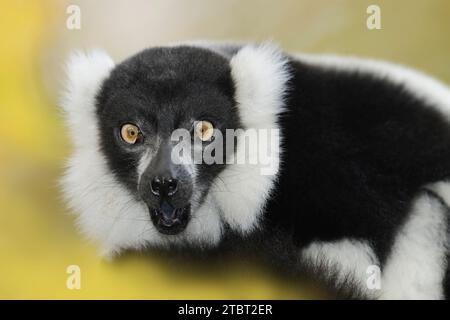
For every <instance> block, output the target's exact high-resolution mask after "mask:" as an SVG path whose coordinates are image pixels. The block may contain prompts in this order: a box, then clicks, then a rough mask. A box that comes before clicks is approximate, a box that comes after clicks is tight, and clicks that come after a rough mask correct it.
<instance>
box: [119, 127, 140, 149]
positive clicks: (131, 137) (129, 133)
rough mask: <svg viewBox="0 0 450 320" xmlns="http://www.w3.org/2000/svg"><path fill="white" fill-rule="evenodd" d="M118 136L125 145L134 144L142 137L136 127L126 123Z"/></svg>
mask: <svg viewBox="0 0 450 320" xmlns="http://www.w3.org/2000/svg"><path fill="white" fill-rule="evenodd" d="M120 135H121V136H122V139H123V140H124V141H125V142H126V143H128V144H135V143H136V142H138V140H139V139H140V137H141V136H142V133H141V131H140V130H139V128H138V127H137V126H136V125H134V124H131V123H127V124H124V125H123V126H122V129H121V130H120Z"/></svg>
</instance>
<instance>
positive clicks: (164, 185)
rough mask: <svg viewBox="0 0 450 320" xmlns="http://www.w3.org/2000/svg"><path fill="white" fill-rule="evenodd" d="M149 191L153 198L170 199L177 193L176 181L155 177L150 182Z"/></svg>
mask: <svg viewBox="0 0 450 320" xmlns="http://www.w3.org/2000/svg"><path fill="white" fill-rule="evenodd" d="M150 187H151V190H152V193H153V194H154V195H155V196H158V197H161V198H165V197H171V196H173V195H174V194H175V193H176V192H177V188H178V181H177V179H175V178H171V177H169V178H166V177H159V176H157V177H155V178H153V180H152V182H151V185H150Z"/></svg>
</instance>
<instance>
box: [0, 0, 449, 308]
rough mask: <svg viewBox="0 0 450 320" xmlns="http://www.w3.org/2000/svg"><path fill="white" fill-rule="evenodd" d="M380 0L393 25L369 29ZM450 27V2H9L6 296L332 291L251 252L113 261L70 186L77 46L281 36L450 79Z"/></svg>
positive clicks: (0, 34) (1, 57) (127, 48)
mask: <svg viewBox="0 0 450 320" xmlns="http://www.w3.org/2000/svg"><path fill="white" fill-rule="evenodd" d="M70 4H76V5H78V6H79V7H80V9H81V29H80V30H69V29H67V28H66V19H67V18H68V16H69V15H68V14H67V13H66V10H67V7H68V6H69V5H70ZM371 4H377V5H379V6H380V8H381V18H382V20H381V22H382V30H373V31H370V30H368V29H367V27H366V19H367V17H368V15H367V13H366V9H367V7H368V6H369V5H371ZM449 32H450V1H448V0H429V1H424V0H413V1H411V0H410V1H408V0H396V1H373V0H372V1H365V0H352V1H350V0H341V1H339V0H327V1H324V0H321V1H319V0H307V1H306V0H297V1H294V0H281V1H280V0H277V1H275V0H271V1H269V0H259V1H258V0H247V1H237V0H220V1H219V0H216V1H211V0H209V1H207V0H189V1H188V0H186V1H181V0H178V1H175V0H164V1H163V0H158V1H143V0H128V1H125V0H116V1H111V0H109V1H106V0H96V1H87V0H84V1H51V0H43V1H33V0H28V1H26V0H0V39H1V41H0V298H4V299H5V298H6V299H12V298H69V299H72V298H73V299H77V298H161V299H170V298H178V299H188V298H191V299H196V298H205V299H214V298H224V299H226V298H248V299H254V298H262V299H264V298H284V299H314V298H329V297H331V295H330V294H329V293H327V292H326V291H325V290H324V289H323V288H322V287H320V286H319V285H318V284H316V283H314V282H311V281H310V280H307V279H296V281H292V279H286V278H283V277H281V276H278V275H274V274H273V273H271V272H270V271H268V270H267V269H265V268H264V267H262V266H259V265H256V264H253V263H246V262H243V261H242V259H239V258H238V257H234V258H231V257H230V259H227V260H226V261H225V262H223V263H219V264H217V263H211V264H210V263H208V262H204V263H200V264H199V263H193V262H187V261H185V262H182V263H181V264H177V265H173V263H172V262H170V261H167V259H164V258H161V257H153V256H143V255H138V254H129V255H126V256H125V257H122V258H119V259H118V260H116V261H113V262H105V261H101V260H100V259H99V258H98V256H97V254H96V249H95V247H94V246H93V245H92V244H90V243H87V242H86V241H85V240H84V239H82V238H81V237H80V236H79V234H78V233H77V232H76V230H75V228H74V224H73V218H72V216H70V215H68V214H67V210H66V209H65V207H64V204H63V202H62V201H61V196H60V193H59V191H58V186H57V181H58V177H59V176H60V174H61V172H62V167H63V165H64V159H65V158H66V157H67V155H68V154H69V152H70V148H71V146H70V143H69V141H68V137H67V135H66V132H65V129H64V126H63V124H62V121H61V117H60V114H59V111H58V108H57V104H58V94H59V92H60V90H61V88H62V85H63V82H64V74H63V72H62V70H63V69H62V66H63V63H64V59H65V57H66V56H67V55H68V53H69V52H70V51H71V50H72V49H88V48H92V47H101V48H104V49H106V50H107V51H108V52H110V54H111V55H112V56H113V57H114V58H115V59H116V60H117V61H120V60H121V59H123V58H125V57H127V56H128V55H130V54H132V53H134V52H136V51H138V50H140V49H142V48H145V47H147V46H152V45H160V44H165V43H169V42H174V41H181V40H194V39H205V38H206V39H214V40H244V41H245V40H252V41H254V40H266V39H273V40H274V41H276V42H278V43H279V44H280V45H281V46H282V47H283V48H284V49H286V50H289V51H298V52H301V51H303V52H321V53H322V52H328V53H330V52H332V53H340V54H347V55H358V56H365V57H374V58H381V59H387V60H391V61H394V62H400V63H403V64H406V65H410V66H412V67H415V68H418V69H421V70H423V71H425V72H428V73H430V74H432V75H434V76H436V77H437V78H440V79H441V80H443V81H444V82H446V83H449V82H450V67H449V61H448V60H449V56H450V41H449V36H448V35H449ZM71 264H76V265H79V266H80V268H81V281H82V282H81V283H82V287H81V290H68V289H67V288H66V279H67V276H68V275H67V274H66V268H67V266H68V265H71ZM205 271H206V272H205Z"/></svg>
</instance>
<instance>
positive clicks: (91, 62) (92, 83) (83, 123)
mask: <svg viewBox="0 0 450 320" xmlns="http://www.w3.org/2000/svg"><path fill="white" fill-rule="evenodd" d="M113 67H114V62H113V60H112V59H111V58H110V57H109V56H108V54H106V53H105V52H104V51H101V50H92V51H90V52H89V53H84V52H81V51H77V52H74V53H73V54H72V55H71V56H70V58H69V60H68V62H67V66H66V72H67V84H66V87H65V91H64V92H63V96H62V101H61V106H62V108H63V110H64V111H65V113H66V120H67V123H68V126H69V129H70V130H71V134H72V139H73V141H74V143H75V145H78V146H79V145H80V144H82V142H83V141H87V140H88V139H82V138H83V137H82V136H88V135H92V134H93V133H94V132H92V129H93V128H94V127H95V123H94V122H93V121H95V97H96V95H97V93H98V91H99V89H100V87H101V84H102V82H103V81H104V80H105V78H106V77H107V76H108V75H109V73H110V72H111V70H112V69H113ZM80 135H81V136H80Z"/></svg>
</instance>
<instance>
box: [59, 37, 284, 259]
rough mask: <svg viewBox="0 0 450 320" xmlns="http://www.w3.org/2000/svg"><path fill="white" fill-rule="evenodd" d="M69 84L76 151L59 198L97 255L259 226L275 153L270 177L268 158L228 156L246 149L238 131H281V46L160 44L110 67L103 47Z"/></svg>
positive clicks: (83, 61) (202, 241)
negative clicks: (228, 50)
mask: <svg viewBox="0 0 450 320" xmlns="http://www.w3.org/2000/svg"><path fill="white" fill-rule="evenodd" d="M68 78H69V81H68V86H67V90H66V92H65V95H64V100H63V103H62V105H63V108H64V110H65V111H66V118H67V122H68V126H69V129H70V134H71V137H72V140H73V143H74V152H73V155H72V156H71V158H70V159H69V163H68V168H67V171H66V175H65V176H64V179H63V187H64V192H65V195H66V197H67V199H68V201H69V203H70V204H71V206H72V208H73V210H74V211H75V212H76V213H77V214H78V215H79V219H78V223H79V226H80V228H81V230H82V231H83V232H85V233H86V234H87V235H88V236H89V237H90V238H93V239H94V240H97V241H98V242H99V243H100V245H101V246H102V248H103V250H104V253H106V254H112V253H115V252H119V251H120V250H122V249H127V248H143V247H145V246H148V245H151V246H165V245H170V244H178V245H189V246H191V245H193V246H201V247H208V246H213V245H215V244H217V243H218V242H219V241H220V239H221V238H222V236H223V232H224V229H225V228H224V227H225V226H226V225H227V226H228V227H229V228H231V229H233V230H235V231H236V232H238V233H244V234H245V233H247V232H250V231H252V230H254V229H255V228H257V227H258V219H259V217H260V213H261V211H262V208H263V206H264V203H265V201H266V199H267V197H268V196H269V194H270V191H271V188H272V185H273V182H274V179H275V177H276V173H277V170H278V157H279V154H278V149H276V150H275V149H273V150H272V151H271V158H270V159H271V160H272V163H271V165H272V166H273V168H274V171H273V172H272V173H271V174H264V173H263V172H262V170H261V169H262V166H267V163H264V164H262V163H259V162H256V163H255V162H251V161H250V162H249V161H247V162H245V161H244V162H243V163H236V158H237V157H238V156H239V155H242V154H243V153H246V152H249V151H248V150H249V148H248V146H246V144H245V143H246V141H247V140H246V139H240V137H241V136H242V135H245V130H249V129H250V130H258V129H264V130H276V129H277V128H278V127H277V115H278V114H279V113H280V112H281V111H282V100H283V93H284V90H285V86H286V81H287V78H288V76H287V72H286V59H285V58H284V56H283V54H282V53H281V52H280V51H279V50H278V49H276V48H275V47H274V46H272V45H267V44H264V45H259V46H255V45H248V46H244V47H242V48H240V49H237V50H236V52H235V53H234V54H233V55H232V56H227V55H225V54H221V53H220V51H218V50H214V49H208V48H206V47H195V46H176V47H174V46H172V47H160V48H152V49H147V50H144V51H142V52H140V53H139V54H137V55H135V56H133V57H131V58H129V59H127V60H125V61H123V62H122V63H120V64H118V65H115V64H114V63H113V61H112V60H111V59H110V58H109V57H108V56H107V55H106V54H105V53H103V52H100V51H94V52H92V53H90V54H86V55H85V54H80V53H77V54H75V55H73V56H72V58H71V59H70V61H69V64H68ZM230 132H231V134H230ZM243 132H244V133H243ZM250 150H252V149H251V148H250ZM251 152H252V151H250V153H251ZM253 152H255V151H253ZM256 152H258V151H257V150H256ZM205 155H208V156H209V157H210V158H211V159H212V160H211V159H206V158H205ZM250 157H251V154H250ZM243 158H244V159H248V155H247V156H244V157H243ZM230 159H231V161H230ZM273 161H275V164H274V163H273Z"/></svg>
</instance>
